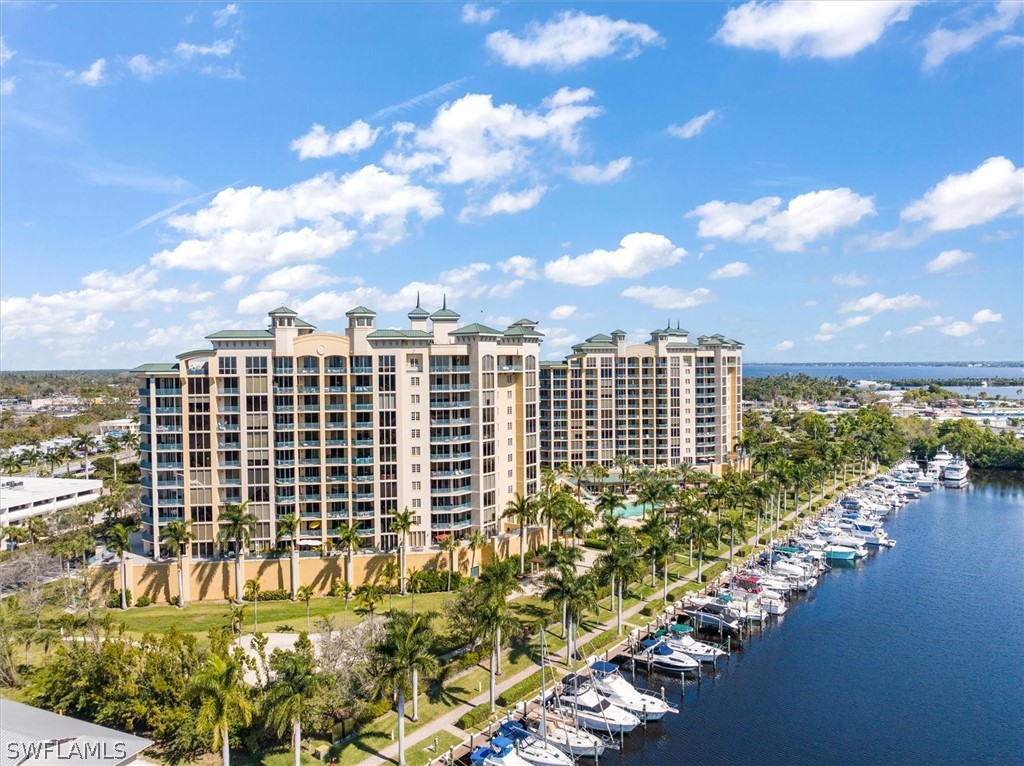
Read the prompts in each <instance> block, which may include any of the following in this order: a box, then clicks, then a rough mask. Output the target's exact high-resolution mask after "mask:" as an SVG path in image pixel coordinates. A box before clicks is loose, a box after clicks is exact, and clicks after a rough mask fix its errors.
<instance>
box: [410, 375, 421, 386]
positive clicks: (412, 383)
mask: <svg viewBox="0 0 1024 766" xmlns="http://www.w3.org/2000/svg"><path fill="white" fill-rule="evenodd" d="M419 384H420V379H419V378H418V377H417V376H415V375H413V376H412V377H411V378H409V385H410V386H418V385H419Z"/></svg>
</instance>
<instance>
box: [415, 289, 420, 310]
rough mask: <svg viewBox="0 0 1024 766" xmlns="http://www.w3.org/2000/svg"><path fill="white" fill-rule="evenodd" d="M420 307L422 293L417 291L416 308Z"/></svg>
mask: <svg viewBox="0 0 1024 766" xmlns="http://www.w3.org/2000/svg"><path fill="white" fill-rule="evenodd" d="M419 307H420V291H419V290H417V291H416V308H419Z"/></svg>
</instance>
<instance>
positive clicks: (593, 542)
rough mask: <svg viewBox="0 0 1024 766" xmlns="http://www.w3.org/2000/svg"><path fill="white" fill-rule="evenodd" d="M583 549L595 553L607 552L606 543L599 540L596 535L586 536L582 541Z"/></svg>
mask: <svg viewBox="0 0 1024 766" xmlns="http://www.w3.org/2000/svg"><path fill="white" fill-rule="evenodd" d="M583 546H584V547H585V548H591V549H593V550H595V551H606V550H608V543H607V542H605V541H604V540H601V539H599V538H598V537H597V536H596V535H588V536H587V539H586V540H584V541H583Z"/></svg>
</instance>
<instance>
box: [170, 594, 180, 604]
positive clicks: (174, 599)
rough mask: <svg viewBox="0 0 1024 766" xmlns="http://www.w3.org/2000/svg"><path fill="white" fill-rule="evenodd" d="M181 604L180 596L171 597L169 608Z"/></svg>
mask: <svg viewBox="0 0 1024 766" xmlns="http://www.w3.org/2000/svg"><path fill="white" fill-rule="evenodd" d="M180 603H181V596H172V597H171V606H178V605H179V604H180Z"/></svg>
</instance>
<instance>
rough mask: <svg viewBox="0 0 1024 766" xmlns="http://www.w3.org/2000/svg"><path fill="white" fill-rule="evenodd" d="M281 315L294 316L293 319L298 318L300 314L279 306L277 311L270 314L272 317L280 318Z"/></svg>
mask: <svg viewBox="0 0 1024 766" xmlns="http://www.w3.org/2000/svg"><path fill="white" fill-rule="evenodd" d="M281 314H287V315H288V316H293V317H297V316H298V314H296V313H295V312H294V311H292V310H291V309H290V308H288V307H287V306H278V307H277V308H276V309H274V310H273V311H271V312H270V316H279V315H281Z"/></svg>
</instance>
